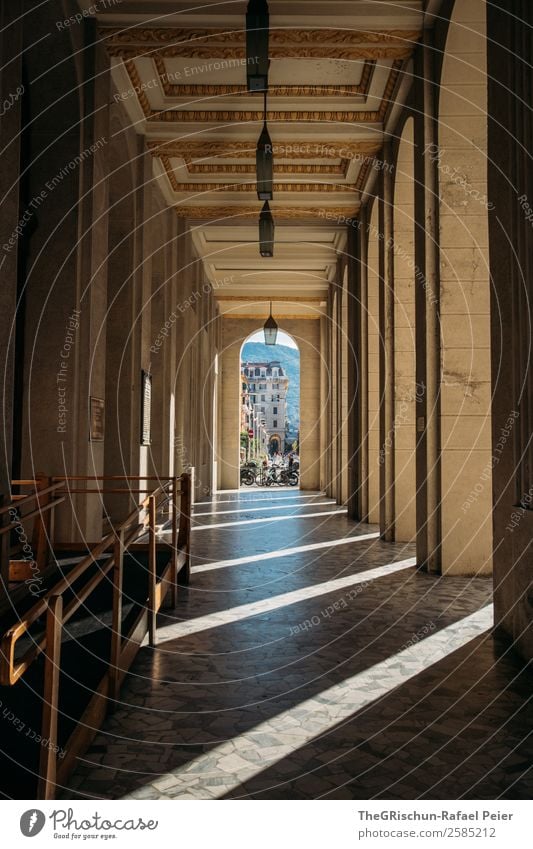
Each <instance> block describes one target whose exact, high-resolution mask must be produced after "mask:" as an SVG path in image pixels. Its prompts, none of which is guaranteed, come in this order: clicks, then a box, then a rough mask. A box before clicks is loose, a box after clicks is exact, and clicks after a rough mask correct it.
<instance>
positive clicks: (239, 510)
mask: <svg viewBox="0 0 533 849" xmlns="http://www.w3.org/2000/svg"><path fill="white" fill-rule="evenodd" d="M326 504H327V505H330V506H331V505H332V504H335V500H334V499H333V498H332V499H330V501H308V502H307V503H306V504H276V505H275V506H274V507H254V506H253V504H251V505H250V507H238V508H237V509H235V510H213V511H212V512H211V513H197V512H196V510H195V511H194V513H193V519H196V517H197V516H222V515H223V514H226V513H250V512H253V513H265V512H266V511H267V510H294V509H296V508H297V507H324V506H325V505H326Z"/></svg>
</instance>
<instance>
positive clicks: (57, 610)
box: [37, 595, 63, 799]
mask: <svg viewBox="0 0 533 849" xmlns="http://www.w3.org/2000/svg"><path fill="white" fill-rule="evenodd" d="M62 627H63V598H62V596H60V595H55V596H52V597H51V598H50V600H49V602H48V612H47V616H46V649H45V657H44V688H43V715H42V727H41V736H42V738H43V744H42V749H41V757H40V763H39V786H38V790H37V798H39V799H53V798H54V796H55V788H56V772H57V755H56V752H57V748H58V745H57V715H58V704H59V673H60V663H61V630H62ZM46 741H47V743H46V745H44V743H45V742H46Z"/></svg>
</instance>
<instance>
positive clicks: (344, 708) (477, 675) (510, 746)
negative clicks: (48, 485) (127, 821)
mask: <svg viewBox="0 0 533 849" xmlns="http://www.w3.org/2000/svg"><path fill="white" fill-rule="evenodd" d="M413 555H414V551H413V547H412V546H405V545H400V544H396V545H392V544H386V543H383V542H381V541H380V540H379V539H378V535H377V528H376V527H375V526H369V525H361V524H357V523H355V522H352V521H350V520H349V519H348V518H347V517H346V513H345V511H344V510H342V509H341V508H339V507H338V506H337V505H335V503H334V502H333V501H331V500H329V499H327V498H325V497H324V495H322V494H317V493H314V494H310V493H300V492H294V491H291V490H277V491H276V492H266V491H265V492H258V491H255V490H248V491H243V492H241V493H238V492H237V493H231V492H229V493H224V494H221V495H220V496H218V497H217V498H216V499H214V500H213V501H212V502H207V503H202V504H198V505H196V507H195V520H194V531H193V570H192V572H193V574H192V580H191V586H190V588H189V589H187V590H182V591H181V594H180V598H179V602H178V606H177V608H176V610H173V611H170V610H168V611H166V612H165V614H164V615H162V616H161V617H160V620H159V631H158V645H157V647H156V648H155V649H150V648H148V647H145V648H143V649H141V651H140V653H139V655H138V657H137V659H136V661H135V663H134V664H133V667H132V669H131V674H130V675H129V676H128V678H127V681H126V682H125V685H124V687H123V690H122V695H121V698H122V703H121V705H120V706H119V708H118V709H117V710H116V711H115V712H114V714H113V715H111V716H110V717H109V718H108V719H107V720H106V722H105V725H104V727H103V728H102V730H101V732H100V733H99V734H98V735H97V737H96V738H95V741H94V743H93V745H92V747H91V748H90V749H89V751H88V752H87V754H86V755H85V758H84V759H83V760H81V761H80V763H79V766H78V768H77V769H76V771H75V772H74V773H73V775H72V776H71V779H70V782H69V786H68V787H67V788H65V789H64V791H63V794H62V795H63V798H86V797H96V798H128V799H146V798H161V799H173V798H182V799H206V798H207V799H210V798H240V797H252V798H259V799H266V798H289V799H315V798H335V799H372V798H390V799H415V798H427V799H448V798H449V799H456V798H474V799H494V798H499V797H502V798H513V799H514V798H516V799H518V798H530V797H531V795H532V794H533V771H532V770H531V764H532V762H533V761H532V753H533V745H532V739H531V737H530V736H529V735H530V732H531V729H532V728H533V722H532V720H533V706H532V704H531V674H530V673H529V672H528V671H526V670H524V669H523V668H522V667H521V664H520V661H519V659H518V658H517V657H516V656H515V655H514V654H513V653H512V651H511V650H510V649H509V648H508V647H507V646H506V645H504V644H500V643H499V642H497V641H494V639H493V637H492V635H491V624H492V608H491V605H490V600H491V581H490V580H489V579H487V578H476V579H471V578H444V579H442V578H438V577H435V576H430V575H427V574H424V573H419V572H417V571H416V569H415V568H414V557H413Z"/></svg>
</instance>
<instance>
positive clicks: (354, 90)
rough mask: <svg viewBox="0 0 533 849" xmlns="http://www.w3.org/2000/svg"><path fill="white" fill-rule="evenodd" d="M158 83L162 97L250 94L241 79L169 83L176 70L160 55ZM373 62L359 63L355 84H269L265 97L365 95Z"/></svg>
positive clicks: (157, 63)
mask: <svg viewBox="0 0 533 849" xmlns="http://www.w3.org/2000/svg"><path fill="white" fill-rule="evenodd" d="M153 60H154V64H155V67H156V71H157V74H158V77H159V84H160V86H161V88H162V90H163V92H164V94H165V96H166V97H211V96H219V95H220V96H225V95H233V94H237V95H244V96H248V97H249V96H250V93H249V91H248V89H247V88H246V85H245V84H244V81H243V83H242V84H241V85H224V84H214V83H210V84H204V85H202V84H201V83H187V82H182V83H172V82H170V80H171V79H174V78H175V77H176V73H174V74H172V73H169V72H167V69H166V66H165V62H164V60H163V59H162V58H161V56H154V57H153ZM374 66H375V61H370V60H367V61H365V64H364V66H363V71H362V73H361V80H360V82H359V83H357V85H272V84H271V85H270V86H269V88H268V95H269V97H348V96H349V97H353V96H358V95H359V96H363V97H365V96H366V95H367V94H368V89H369V88H370V81H371V79H372V72H373V70H374Z"/></svg>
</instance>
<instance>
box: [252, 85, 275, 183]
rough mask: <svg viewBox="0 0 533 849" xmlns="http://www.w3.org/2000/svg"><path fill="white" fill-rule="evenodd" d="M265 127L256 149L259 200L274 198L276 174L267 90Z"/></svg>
mask: <svg viewBox="0 0 533 849" xmlns="http://www.w3.org/2000/svg"><path fill="white" fill-rule="evenodd" d="M263 115H264V118H263V129H262V131H261V135H260V136H259V140H258V142H257V148H256V151H255V167H256V175H257V177H256V179H257V197H258V199H259V200H272V180H273V174H274V156H273V153H272V140H271V138H270V134H269V132H268V127H267V122H266V117H267V94H266V91H265V104H264V110H263Z"/></svg>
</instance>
